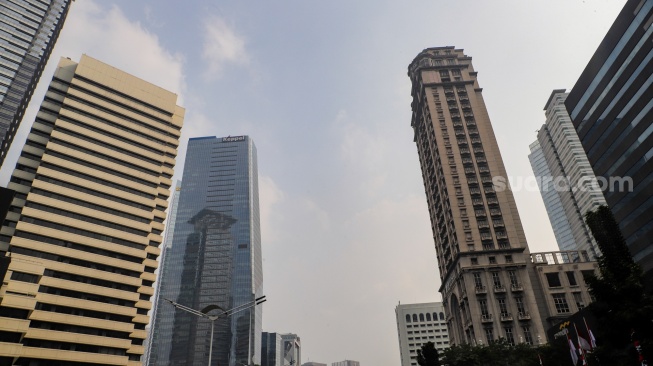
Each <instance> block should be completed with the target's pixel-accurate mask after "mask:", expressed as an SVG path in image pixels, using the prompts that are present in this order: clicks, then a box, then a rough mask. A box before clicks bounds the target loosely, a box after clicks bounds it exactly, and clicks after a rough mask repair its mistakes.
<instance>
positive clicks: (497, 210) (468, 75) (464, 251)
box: [408, 47, 544, 344]
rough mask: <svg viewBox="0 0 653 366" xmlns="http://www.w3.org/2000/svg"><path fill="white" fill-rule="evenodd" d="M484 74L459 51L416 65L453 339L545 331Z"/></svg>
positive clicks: (425, 173)
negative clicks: (481, 76) (482, 80)
mask: <svg viewBox="0 0 653 366" xmlns="http://www.w3.org/2000/svg"><path fill="white" fill-rule="evenodd" d="M476 74H477V73H476V71H474V69H473V67H472V63H471V57H468V56H466V55H465V54H464V53H463V51H462V50H460V49H455V48H454V47H437V48H429V49H426V50H424V51H422V52H421V53H420V54H419V55H417V57H416V58H415V59H414V60H413V62H412V63H411V64H410V66H409V67H408V75H409V77H410V79H411V82H412V92H411V94H412V97H413V102H412V110H413V114H412V122H411V125H412V127H413V129H414V133H415V134H414V136H415V137H414V141H415V142H416V144H417V151H418V155H419V160H420V164H421V168H422V177H423V179H424V188H425V190H426V198H427V202H428V208H429V213H430V217H431V228H432V231H433V238H434V240H435V249H436V252H437V259H438V267H439V272H440V279H441V281H442V285H441V287H440V292H441V293H442V298H443V302H444V306H445V309H446V311H445V313H446V314H447V322H448V324H449V336H450V338H451V343H452V344H461V343H474V342H477V341H478V340H482V341H483V342H484V343H486V344H487V342H489V341H491V340H493V339H498V338H499V337H504V338H506V339H507V340H508V342H510V343H515V342H516V341H517V340H519V339H520V338H519V337H520V336H523V338H524V339H527V337H526V334H541V335H544V329H543V326H542V322H541V321H540V316H539V311H538V309H537V306H536V304H535V297H534V294H533V291H532V286H531V280H530V278H529V275H528V268H527V267H528V266H529V265H530V256H529V249H528V245H527V244H526V237H525V235H524V230H523V228H522V225H521V221H520V219H519V214H518V212H517V206H516V204H515V200H514V198H513V195H512V192H511V191H510V187H509V186H508V182H507V175H506V170H505V168H504V165H503V160H502V159H501V154H500V153H499V147H498V146H497V141H496V138H495V137H494V132H493V130H492V125H491V123H490V119H489V117H488V113H487V110H486V108H485V103H484V101H483V95H482V94H481V90H482V89H481V88H480V86H479V85H478V82H477V81H476ZM531 317H532V318H531ZM532 319H533V320H532ZM532 338H533V337H531V339H532Z"/></svg>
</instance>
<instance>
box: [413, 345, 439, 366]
mask: <svg viewBox="0 0 653 366" xmlns="http://www.w3.org/2000/svg"><path fill="white" fill-rule="evenodd" d="M417 363H418V364H419V366H440V355H438V350H437V349H435V344H433V342H426V343H425V344H424V345H422V348H421V349H418V350H417Z"/></svg>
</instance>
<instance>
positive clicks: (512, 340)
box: [503, 327, 515, 346]
mask: <svg viewBox="0 0 653 366" xmlns="http://www.w3.org/2000/svg"><path fill="white" fill-rule="evenodd" d="M503 330H504V331H505V332H506V340H507V341H508V343H510V344H512V345H513V346H514V345H515V336H514V335H513V333H512V327H505V328H503Z"/></svg>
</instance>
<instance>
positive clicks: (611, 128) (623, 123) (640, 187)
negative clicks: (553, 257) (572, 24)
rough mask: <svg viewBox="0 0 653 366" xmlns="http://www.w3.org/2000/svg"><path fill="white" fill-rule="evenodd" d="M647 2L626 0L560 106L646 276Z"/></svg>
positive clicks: (650, 152)
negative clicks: (576, 134) (601, 184)
mask: <svg viewBox="0 0 653 366" xmlns="http://www.w3.org/2000/svg"><path fill="white" fill-rule="evenodd" d="M652 23H653V0H628V1H627V2H626V4H625V5H624V8H623V9H622V10H621V13H619V15H618V16H617V19H616V20H615V22H614V23H613V24H612V27H610V30H609V31H608V33H607V34H606V36H605V38H604V39H603V41H601V44H600V45H599V47H598V48H597V49H596V52H595V53H594V55H593V56H592V58H591V59H590V61H589V63H588V64H587V66H586V67H585V70H584V71H583V73H582V74H581V76H580V77H579V79H578V81H576V84H575V85H574V88H573V89H572V90H571V92H570V93H569V96H568V97H567V100H566V101H565V106H566V107H567V111H568V112H569V115H570V116H571V119H572V120H573V123H574V127H575V128H576V131H577V132H578V137H579V138H580V142H581V143H582V144H583V148H584V149H585V151H586V152H587V157H588V159H589V162H590V164H591V165H592V168H593V169H594V173H595V174H596V176H597V178H599V179H601V180H602V181H603V182H604V185H603V188H604V189H603V194H604V195H605V200H606V201H607V203H608V206H610V209H611V210H612V213H613V214H614V217H615V219H616V220H617V222H618V223H619V227H620V228H621V232H622V234H623V236H624V239H625V240H626V244H627V245H628V248H629V249H630V253H631V254H632V255H633V259H634V260H635V261H636V262H637V263H638V264H639V265H641V266H642V269H643V270H644V271H645V272H648V274H647V277H649V279H650V280H652V281H653V245H652V244H653V240H651V238H653V160H652V158H653V93H651V91H652V90H653V27H651V24H652Z"/></svg>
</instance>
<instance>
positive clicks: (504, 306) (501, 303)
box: [497, 298, 509, 317]
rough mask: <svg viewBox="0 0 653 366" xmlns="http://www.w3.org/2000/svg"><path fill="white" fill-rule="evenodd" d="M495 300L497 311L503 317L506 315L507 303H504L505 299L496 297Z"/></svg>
mask: <svg viewBox="0 0 653 366" xmlns="http://www.w3.org/2000/svg"><path fill="white" fill-rule="evenodd" d="M497 302H498V303H499V311H500V312H501V316H503V317H505V316H508V315H509V313H508V305H507V304H506V299H505V298H502V299H497Z"/></svg>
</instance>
